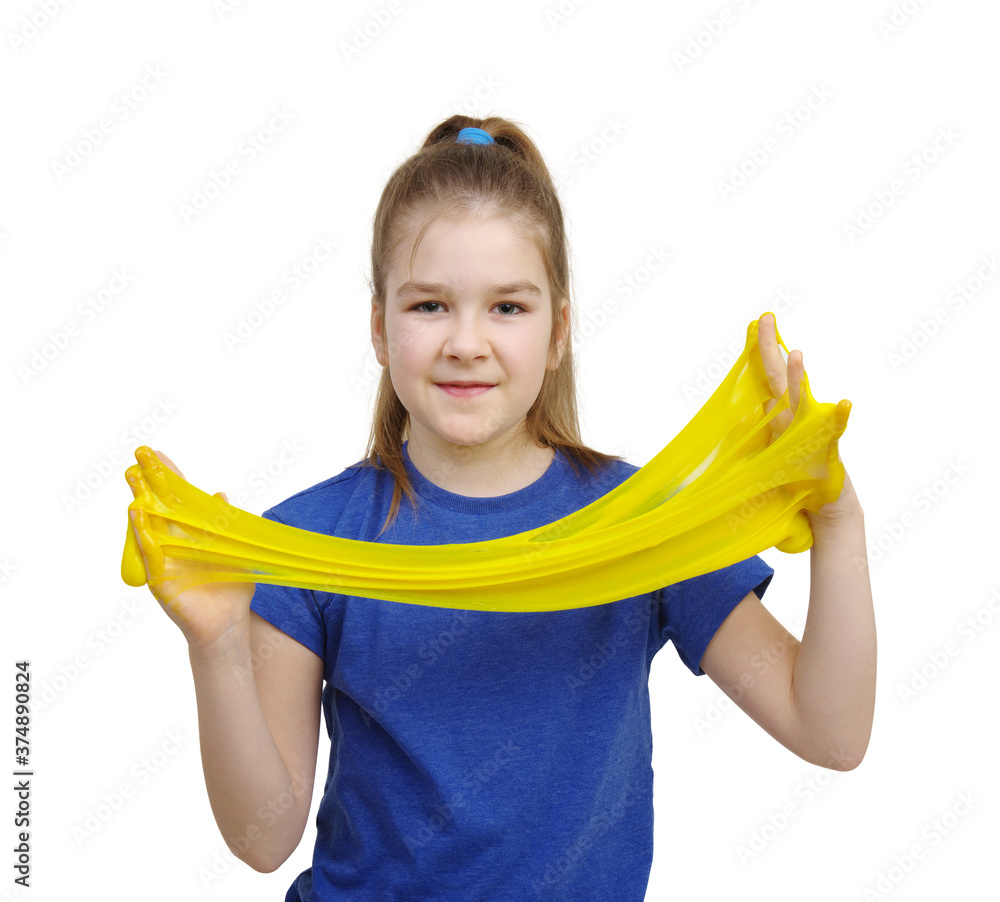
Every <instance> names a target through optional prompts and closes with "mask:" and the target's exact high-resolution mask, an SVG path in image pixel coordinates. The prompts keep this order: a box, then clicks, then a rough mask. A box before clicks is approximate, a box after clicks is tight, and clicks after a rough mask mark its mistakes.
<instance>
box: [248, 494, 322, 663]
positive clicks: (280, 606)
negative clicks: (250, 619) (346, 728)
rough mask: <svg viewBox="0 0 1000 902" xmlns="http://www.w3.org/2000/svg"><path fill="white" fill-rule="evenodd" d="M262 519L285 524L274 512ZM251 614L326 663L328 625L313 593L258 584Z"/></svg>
mask: <svg viewBox="0 0 1000 902" xmlns="http://www.w3.org/2000/svg"><path fill="white" fill-rule="evenodd" d="M262 516H263V517H265V518H266V519H268V520H273V521H274V522H276V523H281V522H282V520H281V519H280V518H279V517H278V516H277V515H276V514H275V513H274V512H273V511H269V510H268V511H264V513H263V514H262ZM250 610H251V611H253V612H255V613H256V614H259V615H260V616H261V617H263V618H264V619H265V620H266V621H267V622H268V623H270V624H272V625H273V626H276V627H277V628H278V629H279V630H281V631H282V632H283V633H285V634H286V635H288V636H291V637H292V638H293V639H294V640H295V641H296V642H300V643H301V644H302V645H304V646H305V647H306V648H308V649H309V650H310V651H312V652H315V653H316V654H317V655H319V656H320V657H321V658H323V659H324V660H325V659H326V621H325V620H324V617H323V612H322V611H321V610H320V607H319V605H318V604H317V601H316V594H315V593H314V592H313V591H312V590H311V589H299V588H296V587H293V586H272V585H268V584H266V583H257V588H256V589H255V591H254V594H253V599H252V600H251V602H250Z"/></svg>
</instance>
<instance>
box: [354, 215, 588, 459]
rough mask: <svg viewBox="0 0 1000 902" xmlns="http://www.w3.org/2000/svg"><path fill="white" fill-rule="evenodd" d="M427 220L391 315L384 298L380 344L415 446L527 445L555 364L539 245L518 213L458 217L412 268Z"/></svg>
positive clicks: (400, 262) (394, 278)
mask: <svg viewBox="0 0 1000 902" xmlns="http://www.w3.org/2000/svg"><path fill="white" fill-rule="evenodd" d="M415 233H416V227H414V228H413V229H412V230H411V232H410V233H409V234H408V235H407V236H406V238H405V240H404V241H402V242H401V243H400V247H399V249H398V251H397V255H396V258H395V259H394V260H393V265H392V268H391V269H390V271H389V276H388V280H387V283H386V302H385V320H384V323H383V322H381V319H380V317H379V315H378V311H377V308H376V307H375V303H374V301H373V303H372V344H373V345H374V347H375V353H376V357H377V359H378V362H379V364H381V365H382V366H388V367H389V375H390V377H391V379H392V384H393V388H394V389H395V390H396V394H397V395H398V396H399V399H400V401H401V402H402V404H403V406H404V407H405V408H406V410H407V411H408V413H409V415H410V433H409V436H410V438H409V440H410V446H411V448H413V447H415V446H419V447H420V448H421V449H426V450H427V451H430V452H433V453H436V454H439V455H448V454H454V452H455V451H456V450H457V448H456V446H469V445H476V446H484V447H497V448H499V447H500V446H501V444H502V443H504V442H506V441H508V440H511V439H513V440H515V441H514V446H515V447H517V448H520V447H521V442H522V441H523V440H524V439H526V438H527V433H526V431H525V415H526V414H527V412H528V410H529V408H530V407H531V405H532V404H533V403H534V402H535V399H536V398H537V397H538V392H539V390H540V388H541V385H542V379H543V377H544V375H545V371H546V370H547V369H555V368H556V367H558V365H559V361H560V360H561V359H562V353H563V349H564V347H565V337H564V336H565V335H566V334H567V331H568V316H569V311H568V306H569V305H568V302H567V301H565V300H563V302H562V305H561V315H560V318H561V320H562V330H561V335H560V338H559V341H558V343H557V347H556V349H555V350H554V351H553V352H551V353H550V350H549V345H550V337H551V334H552V298H551V294H550V290H549V285H548V278H547V277H546V274H545V266H544V264H543V262H542V259H541V256H540V255H539V253H538V251H537V249H536V248H535V246H534V244H533V243H532V242H531V241H530V240H529V239H528V238H527V237H526V236H525V235H523V234H522V232H521V231H520V229H518V228H517V227H516V225H515V224H514V223H513V222H512V220H510V219H509V218H508V217H505V216H502V215H497V214H489V215H485V216H460V217H456V216H450V217H442V218H439V219H437V220H436V221H435V222H434V223H433V224H432V225H431V226H430V228H429V229H428V230H427V232H426V233H425V234H424V237H423V239H422V241H421V243H420V247H419V249H418V250H417V253H416V256H415V257H414V259H413V269H412V271H411V272H410V273H407V265H408V263H409V257H410V251H411V250H412V247H413V237H414V235H415Z"/></svg>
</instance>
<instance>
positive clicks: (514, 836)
mask: <svg viewBox="0 0 1000 902" xmlns="http://www.w3.org/2000/svg"><path fill="white" fill-rule="evenodd" d="M371 280H372V310H371V340H372V343H373V345H374V348H375V353H376V356H377V359H378V362H379V364H380V365H381V366H382V367H383V370H382V378H381V383H380V385H379V392H378V398H377V401H376V409H375V415H374V423H373V426H372V431H371V436H370V441H369V447H368V451H367V458H366V459H364V460H362V461H361V462H359V463H357V464H355V465H353V466H351V467H348V468H347V469H346V470H344V472H342V473H341V474H340V475H338V476H335V477H333V478H332V479H328V480H327V481H325V482H322V483H320V484H318V485H315V486H313V487H312V488H309V489H306V490H304V491H302V492H299V493H298V494H296V495H293V496H292V497H291V498H289V499H287V500H286V501H284V502H282V503H281V504H278V505H277V506H276V507H274V508H273V509H271V510H269V511H267V512H266V513H265V515H264V516H266V517H269V518H271V519H273V520H277V521H279V522H282V523H287V524H290V525H292V526H296V527H301V528H303V529H308V530H312V531H315V532H320V533H326V534H329V535H337V536H342V537H346V538H351V539H362V540H365V541H370V542H392V543H400V544H405V543H412V544H439V543H454V542H472V541H479V540H486V539H493V538H497V537H500V536H506V535H511V534H515V533H518V532H522V531H524V530H527V529H532V528H535V527H538V526H540V525H543V524H546V523H549V522H551V521H554V520H557V519H559V518H561V517H564V516H566V515H567V514H569V513H571V512H572V511H575V510H577V509H579V508H581V507H583V506H584V505H586V504H589V503H590V502H592V501H594V500H595V499H597V498H599V497H600V496H601V495H603V494H605V493H606V492H608V491H609V490H611V489H612V488H613V487H615V486H617V485H618V484H619V483H621V482H622V481H623V480H625V479H626V478H627V477H628V476H629V475H631V474H632V473H633V472H635V470H636V469H637V468H636V467H635V466H633V465H631V464H628V463H626V462H624V461H622V460H620V459H618V458H614V457H610V456H608V455H604V454H601V453H599V452H597V451H594V450H592V449H590V448H588V447H586V446H585V445H584V444H583V443H582V441H581V438H580V433H579V428H578V423H577V413H576V406H575V400H574V377H573V354H572V347H571V343H570V335H571V328H572V313H571V309H572V308H571V305H570V302H569V296H570V292H569V282H570V278H569V268H568V253H567V246H566V234H565V230H564V227H563V219H562V213H561V209H560V205H559V201H558V199H557V197H556V192H555V189H554V187H553V184H552V181H551V179H550V177H549V175H548V172H547V170H546V168H545V165H544V163H543V161H542V159H541V157H540V155H539V153H538V151H537V150H536V148H535V147H534V145H533V144H532V142H531V141H530V140H529V139H528V138H527V136H526V135H525V134H524V132H523V131H522V130H521V129H520V128H518V127H517V126H516V125H515V124H514V123H512V122H509V121H507V120H505V119H499V118H489V119H483V120H479V119H471V118H469V117H465V116H453V117H451V118H450V119H448V120H446V121H444V122H442V123H441V124H439V125H438V126H437V127H435V128H434V129H433V130H432V131H431V133H430V134H429V135H428V137H427V139H426V141H425V142H424V145H423V147H422V148H421V149H420V151H419V152H418V153H417V154H415V155H414V156H413V157H411V158H410V159H408V160H407V161H406V162H405V163H403V165H402V166H400V167H399V169H398V170H397V171H396V172H395V173H394V174H393V176H392V177H391V178H390V180H389V183H388V184H387V186H386V188H385V190H384V192H383V194H382V198H381V200H380V202H379V206H378V210H377V212H376V214H375V220H374V235H373V241H372V276H371ZM759 345H760V353H761V354H762V357H763V360H764V362H765V366H766V370H767V372H768V377H769V382H770V386H771V390H772V392H773V394H774V397H775V398H778V397H780V395H781V394H782V393H783V392H784V390H785V388H786V385H787V386H788V388H789V396H790V403H791V406H792V409H793V410H794V409H795V408H796V407H797V404H798V398H799V390H800V380H801V377H802V371H803V365H802V355H801V353H800V352H798V351H794V352H792V353H791V354H790V355H789V358H788V362H787V369H786V366H785V363H784V361H783V359H782V356H781V353H780V350H779V348H778V345H777V342H776V338H775V326H774V322H773V318H772V317H770V316H765V317H763V318H762V319H761V323H760V340H759ZM790 418H791V413H790V412H788V413H786V414H784V415H783V417H782V418H780V422H779V421H778V420H776V421H775V422H774V426H773V429H774V431H775V433H777V432H780V431H781V429H783V428H784V427H785V426H786V425H787V422H788V420H789V419H790ZM162 457H163V456H162V455H161V458H162ZM163 459H164V461H165V463H166V464H167V465H168V466H171V467H172V466H173V465H172V464H170V463H169V461H166V459H165V458H163ZM810 521H811V524H812V529H813V533H814V544H813V546H812V548H811V551H810V559H811V565H812V577H811V588H810V599H809V612H808V619H807V623H806V627H805V631H804V636H803V639H802V641H801V643H799V642H798V641H797V640H795V639H794V638H793V637H792V636H791V635H790V634H789V633H787V632H786V631H785V630H784V629H783V627H782V626H781V625H780V624H779V623H777V622H776V621H775V620H774V619H773V618H772V617H771V615H770V614H769V613H768V612H767V610H766V609H765V608H764V607H763V606H762V604H761V602H760V598H761V596H762V595H763V594H764V590H765V589H766V588H767V585H768V583H769V582H770V580H771V577H772V575H773V571H772V569H771V568H770V567H769V566H768V565H767V564H766V563H764V561H763V560H761V559H760V558H759V557H754V558H751V559H749V560H746V561H743V562H741V563H738V564H735V565H733V566H731V567H726V568H724V569H722V570H718V571H715V572H713V573H708V574H706V575H704V576H700V577H697V578H694V579H689V580H686V581H684V582H680V583H677V584H675V585H671V586H666V587H664V588H663V589H661V590H659V591H656V592H652V593H650V594H648V595H643V596H639V597H634V598H626V599H622V600H620V601H618V602H614V603H611V604H605V605H599V606H594V607H584V608H578V609H571V610H565V611H557V612H546V613H530V614H528V613H490V612H465V611H455V610H451V609H447V608H434V607H425V606H418V605H409V604H399V603H393V602H386V601H379V600H373V599H368V598H355V597H346V596H344V595H339V594H336V593H323V592H316V591H309V590H303V589H296V588H284V587H279V586H269V585H259V586H257V587H256V589H254V587H253V586H251V585H247V584H225V585H220V584H216V585H207V586H199V587H196V588H194V589H190V590H188V591H186V592H183V593H181V594H180V595H178V596H177V597H176V598H173V599H172V600H170V601H169V602H165V604H164V606H165V608H166V610H167V613H168V614H169V615H170V616H171V617H172V618H173V619H174V620H175V622H177V624H178V625H179V626H180V627H181V629H182V630H183V632H184V635H185V637H186V638H187V640H188V643H189V652H190V661H191V668H192V671H193V674H194V680H195V687H196V692H197V700H198V720H199V729H200V737H201V752H202V760H203V764H204V770H205V779H206V783H207V787H208V793H209V797H210V799H211V804H212V809H213V811H214V813H215V817H216V820H217V822H218V825H219V828H220V830H221V831H222V834H223V836H224V837H225V839H226V842H227V843H228V845H229V846H230V848H231V849H232V850H233V851H234V852H235V853H236V854H237V855H239V856H240V857H241V858H242V859H243V860H244V861H246V862H247V863H248V864H249V865H251V866H252V867H253V868H255V869H257V870H260V871H271V870H274V869H275V868H277V867H278V866H279V865H280V864H281V863H282V862H284V861H285V860H286V859H287V857H288V856H289V854H290V853H291V852H292V851H293V850H294V849H295V847H296V845H297V844H298V842H299V840H300V838H301V836H302V833H303V830H304V828H305V825H306V821H307V818H308V816H309V807H310V800H311V794H312V785H313V780H314V776H315V763H316V757H317V747H318V734H319V711H320V709H321V708H322V711H323V714H324V716H325V720H326V727H327V731H328V733H329V735H330V739H331V751H330V761H329V770H328V773H327V777H326V783H325V789H324V793H323V798H322V801H321V803H320V806H319V812H318V816H317V828H318V836H317V841H316V847H315V851H314V855H313V864H312V867H311V868H310V869H308V870H307V871H305V872H304V873H303V874H301V875H299V877H298V878H297V879H296V880H295V882H294V884H293V885H292V887H291V888H290V889H289V891H288V894H287V896H286V899H287V900H303V902H308V900H341V899H345V900H346V899H359V900H362V899H363V900H372V899H406V900H408V902H417V900H432V899H433V900H455V899H482V900H519V902H522V900H525V899H535V898H537V899H546V900H572V902H579V900H582V899H616V900H642V898H643V896H644V894H645V889H646V884H647V880H648V877H649V872H650V866H651V863H652V856H653V848H652V839H653V804H652V803H653V774H652V768H651V760H652V736H651V726H650V707H649V694H648V677H649V668H650V662H651V661H652V658H653V656H654V655H655V654H656V652H657V651H658V650H659V649H660V648H661V647H662V646H663V645H664V644H665V643H666V642H667V641H668V640H670V641H672V642H673V643H674V646H675V648H676V650H677V652H678V653H679V655H680V657H681V660H682V661H683V662H684V664H685V665H687V667H688V668H690V670H691V671H692V672H693V673H694V674H700V673H707V674H709V676H711V678H712V679H713V680H714V681H715V682H716V683H718V684H719V685H720V686H722V687H723V688H725V689H726V690H727V691H729V692H730V693H731V694H732V695H733V696H734V698H735V699H736V700H737V702H738V704H739V705H740V706H741V707H742V708H743V709H744V710H745V711H746V712H747V713H748V714H749V715H750V716H751V717H752V718H753V719H754V720H756V721H757V722H758V723H759V724H760V725H761V726H762V727H763V728H764V729H765V730H767V731H768V732H769V733H771V735H773V736H774V737H775V738H776V739H778V740H779V741H780V742H781V743H783V744H784V745H785V746H787V747H788V748H789V749H791V750H792V751H794V752H795V753H797V754H798V755H801V756H802V757H803V758H805V759H806V760H808V761H810V762H813V763H816V764H819V765H824V766H828V767H832V768H837V769H849V768H853V767H855V766H856V765H857V764H858V763H859V762H860V761H861V759H862V757H863V755H864V753H865V749H866V746H867V743H868V738H869V733H870V729H871V722H872V711H873V706H874V682H875V679H874V678H875V629H874V621H873V614H872V601H871V591H870V586H869V581H868V574H867V571H866V570H865V569H864V568H863V567H861V568H859V567H858V565H857V563H856V562H857V561H865V559H866V552H865V539H864V524H863V518H862V511H861V507H860V505H859V503H858V499H857V497H856V495H855V493H854V490H853V487H852V485H851V482H850V479H845V483H844V489H843V491H842V493H841V495H840V497H839V498H838V499H837V500H836V502H835V503H832V504H828V505H826V506H825V507H824V508H823V509H822V510H820V511H819V513H817V514H810ZM140 540H141V537H140ZM151 588H152V590H153V592H154V594H155V595H156V596H157V597H158V598H161V599H165V598H168V597H170V592H169V586H165V585H162V584H160V585H152V586H151ZM776 642H781V643H784V644H785V646H786V647H789V648H791V649H792V652H791V653H789V654H785V655H784V656H782V657H781V658H780V659H778V664H777V665H776V666H775V667H773V668H771V669H769V670H768V672H767V673H765V674H761V673H760V672H759V669H751V666H750V661H751V659H752V658H753V657H754V656H755V655H757V654H759V653H760V652H761V651H762V650H763V649H768V648H771V647H772V646H773V645H774V644H775V643H776ZM595 657H596V658H597V659H598V660H599V661H600V662H601V666H599V667H594V666H591V665H589V664H588V663H587V662H590V661H591V660H593V659H594V658H595ZM751 673H752V675H753V679H752V680H748V679H747V676H748V675H750V674H751Z"/></svg>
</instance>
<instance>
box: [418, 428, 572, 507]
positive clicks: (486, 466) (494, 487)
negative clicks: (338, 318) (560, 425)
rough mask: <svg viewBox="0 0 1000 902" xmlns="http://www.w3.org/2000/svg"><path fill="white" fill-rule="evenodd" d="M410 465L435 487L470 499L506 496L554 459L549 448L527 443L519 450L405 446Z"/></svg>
mask: <svg viewBox="0 0 1000 902" xmlns="http://www.w3.org/2000/svg"><path fill="white" fill-rule="evenodd" d="M406 451H407V454H408V456H409V458H410V462H411V463H412V464H413V466H415V467H416V468H417V470H418V472H419V473H420V475H421V476H423V477H424V478H425V479H427V480H428V481H430V482H432V483H434V485H436V486H437V487H438V488H442V489H444V490H445V491H447V492H454V493H455V494H456V495H467V496H469V497H471V498H493V497H496V496H498V495H509V494H510V493H511V492H516V491H518V490H520V489H523V488H525V487H526V486H529V485H531V484H532V483H533V482H535V481H536V480H538V479H540V478H541V477H542V476H543V475H545V471H546V470H548V468H549V465H550V464H551V463H552V459H553V457H555V451H554V450H553V449H552V448H547V447H545V448H543V447H539V446H538V445H535V444H528V445H525V446H523V447H521V448H519V449H512V448H510V447H509V446H508V447H487V446H482V445H452V446H449V447H448V448H436V447H429V446H427V445H423V444H420V443H419V442H418V443H417V444H414V442H413V440H412V439H410V440H409V441H408V442H407V444H406Z"/></svg>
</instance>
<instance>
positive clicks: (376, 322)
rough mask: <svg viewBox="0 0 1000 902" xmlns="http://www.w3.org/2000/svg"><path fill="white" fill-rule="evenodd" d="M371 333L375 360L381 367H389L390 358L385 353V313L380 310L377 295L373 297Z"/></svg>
mask: <svg viewBox="0 0 1000 902" xmlns="http://www.w3.org/2000/svg"><path fill="white" fill-rule="evenodd" d="M371 333H372V347H373V348H374V349H375V359H376V360H377V361H378V363H379V366H388V365H389V356H388V355H387V354H386V352H385V347H386V342H385V316H384V313H383V311H382V310H380V309H379V306H378V303H377V301H376V299H375V295H372V314H371Z"/></svg>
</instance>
